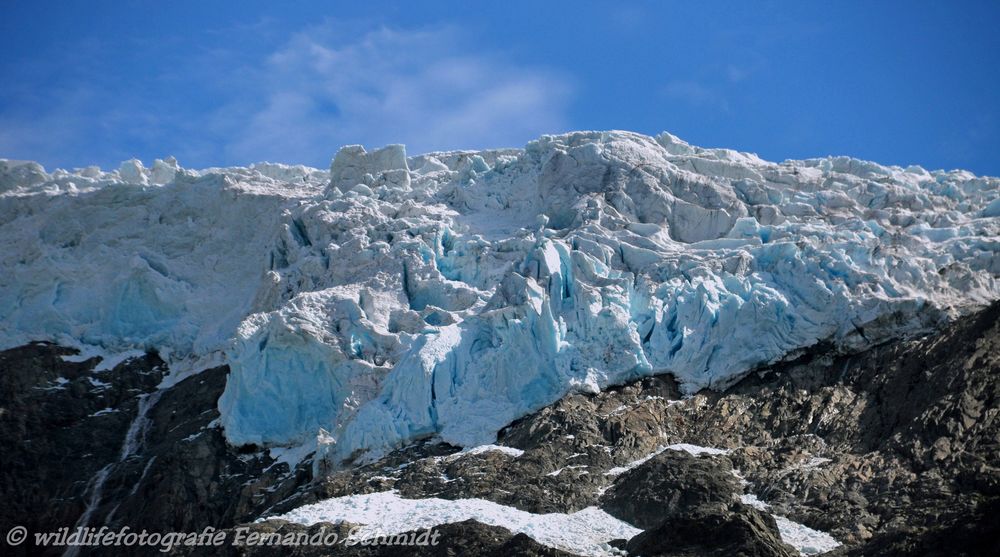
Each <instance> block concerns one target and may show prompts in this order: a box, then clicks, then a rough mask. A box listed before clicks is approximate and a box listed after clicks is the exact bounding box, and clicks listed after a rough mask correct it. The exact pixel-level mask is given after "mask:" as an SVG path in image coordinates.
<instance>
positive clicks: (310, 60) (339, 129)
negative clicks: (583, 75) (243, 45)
mask: <svg viewBox="0 0 1000 557" xmlns="http://www.w3.org/2000/svg"><path fill="white" fill-rule="evenodd" d="M247 78H248V80H249V83H248V84H247V85H248V86H249V87H256V88H259V92H260V95H259V97H257V98H256V99H253V100H252V101H251V102H250V103H248V104H247V103H241V104H240V106H239V107H237V108H235V109H234V108H233V107H226V108H224V109H223V110H224V113H225V116H224V118H222V119H220V120H219V121H218V122H217V123H218V125H220V126H223V127H226V128H228V129H230V130H231V132H230V133H227V134H225V135H228V136H230V137H233V138H234V141H233V142H232V143H230V144H229V146H228V150H229V153H228V154H229V155H230V156H231V157H233V158H236V159H243V160H249V159H260V158H270V159H276V160H306V161H310V162H312V161H317V160H320V159H323V158H328V157H329V156H330V155H331V154H332V153H333V151H334V150H335V149H336V148H337V147H338V146H340V145H342V144H345V143H364V144H368V145H382V144H385V143H395V142H400V143H406V144H407V145H408V148H409V150H410V151H411V152H422V151H427V150H435V149H453V148H472V147H486V146H509V145H520V144H522V143H524V141H526V140H527V139H530V138H531V137H533V136H535V135H538V134H539V133H543V132H548V131H552V130H558V129H561V128H563V127H564V126H565V125H566V122H565V118H564V115H565V109H566V102H567V100H568V96H569V92H570V86H569V85H568V82H567V80H566V79H565V78H564V77H562V76H559V75H557V74H554V73H552V72H550V71H545V70H542V69H538V68H527V67H523V66H519V65H517V64H515V63H513V62H511V61H510V60H506V59H504V58H503V57H501V56H498V55H496V54H493V53H489V52H475V51H470V50H469V49H467V48H466V47H465V46H464V44H463V37H462V36H461V34H460V33H459V32H457V31H456V30H454V29H450V28H438V29H425V30H400V29H391V28H386V27H380V28H376V29H373V30H371V31H369V32H367V33H364V34H362V35H360V36H352V35H351V34H349V33H347V32H346V30H344V29H341V28H338V26H336V25H334V24H332V23H328V24H324V25H321V26H317V27H312V28H310V29H306V30H304V31H301V32H299V33H296V34H295V35H294V36H292V37H291V39H290V40H288V41H287V43H285V44H284V45H282V46H281V47H280V48H279V49H278V50H277V51H275V52H273V53H272V54H271V55H270V56H268V57H267V58H266V60H264V61H262V63H261V64H260V65H259V66H258V67H256V68H253V70H252V71H250V72H249V73H248V76H247Z"/></svg>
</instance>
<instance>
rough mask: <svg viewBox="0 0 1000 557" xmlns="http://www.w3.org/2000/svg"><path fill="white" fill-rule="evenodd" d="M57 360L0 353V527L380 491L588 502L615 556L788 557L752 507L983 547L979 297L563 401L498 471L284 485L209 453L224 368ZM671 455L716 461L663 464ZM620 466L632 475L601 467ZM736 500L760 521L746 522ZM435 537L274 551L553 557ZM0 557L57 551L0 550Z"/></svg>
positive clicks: (475, 529)
mask: <svg viewBox="0 0 1000 557" xmlns="http://www.w3.org/2000/svg"><path fill="white" fill-rule="evenodd" d="M71 354H73V351H72V350H69V349H65V348H60V347H57V346H52V345H45V344H32V345H29V346H25V347H21V348H18V349H14V350H9V351H6V352H3V353H0V486H2V496H3V498H4V501H5V505H3V506H0V528H2V529H3V531H4V532H5V531H6V530H8V529H9V528H10V527H12V526H13V525H15V524H20V525H25V526H27V527H28V528H29V530H30V531H53V530H55V529H57V528H59V527H66V526H69V527H72V526H74V525H77V524H80V523H86V524H88V525H90V526H93V527H98V526H102V525H106V526H109V527H112V528H118V527H121V526H126V525H127V526H129V527H131V528H135V529H142V528H146V529H149V530H150V531H159V532H164V531H198V530H200V529H202V528H204V527H205V526H212V527H216V528H220V529H222V528H230V529H231V528H234V527H237V525H240V524H249V523H251V522H252V521H253V520H255V519H257V518H258V517H261V516H272V515H275V514H279V513H282V512H285V511H288V510H291V509H292V508H295V507H297V506H300V505H303V504H307V503H311V502H314V501H317V500H319V499H322V498H326V497H336V496H343V495H351V494H361V493H371V492H379V491H386V490H390V489H395V490H398V491H399V493H400V494H401V495H402V496H404V497H411V498H422V497H438V498H443V499H462V498H472V497H477V498H484V499H488V500H490V501H494V502H497V503H500V504H504V505H509V506H511V507H515V508H517V509H520V510H523V511H528V512H533V513H548V512H575V511H578V510H581V509H583V508H585V507H588V506H600V507H602V508H603V509H604V510H605V511H607V512H609V513H610V514H612V515H614V516H616V517H619V518H620V519H623V520H625V521H628V522H630V523H632V524H633V525H635V526H637V527H639V528H642V529H644V530H645V532H644V533H643V534H641V535H639V536H637V537H635V538H633V539H632V540H619V541H617V542H615V544H616V545H617V546H618V547H627V548H628V550H629V551H630V553H631V554H632V555H636V554H638V555H788V554H790V553H789V551H790V550H789V548H788V547H787V546H785V545H784V544H783V543H782V542H781V538H780V533H779V532H778V531H777V530H776V526H775V519H774V518H773V517H772V514H773V515H780V516H783V517H787V518H788V519H790V520H792V521H795V522H798V523H801V524H804V525H806V526H808V527H811V528H814V529H817V530H821V531H824V532H828V533H830V534H831V535H832V536H833V537H834V538H836V539H837V540H838V541H839V542H841V543H842V544H843V545H842V546H841V547H840V548H838V549H836V550H834V551H833V553H832V555H849V556H861V555H897V554H898V555H994V554H996V551H995V550H996V547H995V546H996V540H997V539H998V537H997V526H996V524H998V522H997V521H996V516H997V512H998V511H1000V303H998V304H994V305H993V306H991V307H989V308H986V309H984V310H982V311H980V312H979V313H976V314H974V315H970V316H967V317H964V318H962V319H959V320H958V321H956V322H954V323H952V324H951V325H949V326H947V327H945V328H944V329H942V330H940V331H938V332H936V333H934V334H931V335H928V336H925V337H922V338H917V339H909V340H899V341H895V342H891V343H887V344H884V345H880V346H876V347H874V348H871V349H869V350H866V351H864V352H860V353H857V354H849V355H844V354H838V353H834V352H831V351H829V350H826V349H823V348H822V347H816V348H815V349H814V350H812V351H810V352H809V353H808V354H807V355H805V356H803V357H801V358H799V359H798V360H796V361H794V362H791V363H785V364H781V365H776V366H773V367H771V368H768V369H762V370H760V371H759V372H757V373H754V374H753V375H751V376H749V377H747V378H746V379H744V380H743V381H742V382H740V383H739V384H737V385H735V386H733V387H732V388H730V389H729V390H727V391H726V392H723V393H716V392H703V393H699V394H697V395H696V396H693V397H689V398H685V399H681V397H680V395H679V393H678V390H677V387H676V384H675V383H674V382H673V380H672V379H671V378H670V377H668V376H662V377H655V378H647V379H643V380H641V381H638V382H635V383H632V384H629V385H624V386H621V387H616V388H612V389H609V390H607V391H605V392H603V393H600V394H596V395H585V394H573V395H569V396H567V397H565V398H563V399H562V400H560V401H559V402H557V403H555V404H553V405H551V406H549V407H546V408H543V409H541V410H539V411H538V412H535V413H534V414H532V415H529V416H526V417H524V418H522V419H520V420H518V421H516V422H514V423H512V424H510V425H509V426H508V427H507V428H505V429H504V430H503V431H501V433H500V435H499V439H498V444H501V445H506V446H508V447H516V448H517V449H520V450H523V451H524V452H523V454H520V455H519V456H515V454H509V453H507V452H500V451H485V452H473V453H464V452H459V449H458V448H457V447H451V446H448V445H445V444H442V443H440V442H437V441H435V440H434V439H427V440H426V441H425V442H423V443H419V444H417V445H415V446H411V447H407V448H405V449H401V450H399V451H396V452H394V453H392V454H390V455H388V456H386V457H385V458H383V459H382V460H380V461H378V462H375V463H372V464H367V465H364V466H357V467H354V468H351V469H346V470H340V471H335V472H332V473H330V474H328V475H325V476H323V477H321V478H315V479H314V478H312V474H311V469H312V467H311V463H310V462H309V461H308V460H307V461H305V462H303V463H302V464H301V465H300V466H299V467H298V468H297V469H296V470H289V469H288V466H286V465H285V464H279V463H276V462H275V461H274V460H273V459H272V458H271V457H270V456H268V453H267V451H257V450H249V451H244V452H242V453H241V452H236V451H234V450H233V449H232V448H230V447H228V446H227V445H226V443H225V439H224V437H223V435H222V432H221V431H220V430H219V429H218V428H216V427H215V426H214V423H215V420H216V419H217V418H218V412H217V410H216V401H217V399H218V396H219V394H220V393H221V392H222V389H223V387H224V384H225V377H226V373H227V370H226V368H216V369H210V370H206V371H204V372H201V373H199V374H197V375H193V376H191V377H188V378H187V379H185V380H183V381H180V382H178V383H177V384H175V385H173V386H171V387H169V388H166V389H157V386H158V385H159V384H160V382H161V380H162V379H163V377H164V376H165V374H166V372H167V370H165V369H164V367H163V365H162V362H161V361H160V360H159V359H158V358H157V357H156V356H155V355H153V354H149V355H146V356H145V357H142V358H136V359H133V360H129V361H127V362H124V363H122V364H120V365H118V366H116V367H114V369H111V370H108V371H95V369H94V368H95V366H96V365H97V361H96V359H94V360H89V361H82V362H74V361H64V359H63V357H64V356H69V355H71ZM676 443H689V444H693V445H700V446H703V447H712V448H718V449H726V450H727V452H726V454H724V455H721V454H709V455H703V456H699V457H695V456H691V455H688V454H687V453H684V452H680V451H676V450H670V449H667V450H663V449H664V447H667V446H669V445H673V444H676ZM657 452H659V454H657V455H656V456H652V457H651V455H653V454H654V453H657ZM639 459H647V460H645V461H644V462H643V463H642V464H640V465H637V466H634V467H632V468H631V469H630V470H628V471H626V472H624V473H620V474H617V473H611V470H612V469H613V468H615V467H622V466H625V465H627V464H629V463H634V462H635V461H637V460H639ZM102 471H104V472H105V473H104V474H103V477H102ZM98 480H101V481H98ZM95 486H99V487H100V489H95ZM741 496H743V497H749V496H754V497H756V498H757V499H758V500H760V501H763V502H765V503H766V504H767V505H769V506H768V507H763V506H762V507H761V509H765V508H766V510H758V509H755V508H751V507H748V506H746V505H743V504H740V503H739V499H740V497H741ZM747 500H748V501H751V502H752V500H751V499H747ZM81 517H83V518H81ZM247 527H248V528H251V529H254V530H259V531H269V530H268V529H270V530H281V531H298V530H301V529H305V530H307V531H309V530H311V529H315V528H316V526H310V527H305V526H299V525H293V524H288V523H282V522H276V521H270V522H264V523H257V524H249V525H248V526H247ZM337 527H338V528H341V527H346V525H339V526H337ZM441 528H442V529H444V530H447V532H450V535H449V536H447V538H442V539H443V540H445V539H446V541H445V542H444V545H442V546H439V547H433V548H429V547H407V548H400V547H379V546H371V547H365V546H354V547H350V548H347V547H338V548H335V549H333V550H329V551H326V550H323V548H320V550H317V549H315V548H312V547H305V548H294V549H293V548H283V549H282V550H281V551H280V553H282V554H289V555H318V554H322V555H326V554H333V555H459V554H462V555H465V554H473V555H501V554H518V555H519V554H526V555H557V554H559V552H558V551H557V550H555V549H552V548H546V547H542V546H540V545H538V544H537V543H536V542H534V541H533V540H531V539H530V538H527V537H526V536H524V535H514V534H513V533H512V532H508V531H506V530H503V529H502V528H495V527H491V526H485V525H482V524H478V523H475V522H471V521H470V522H464V523H459V524H454V525H447V526H442V527H441ZM0 533H2V532H0ZM216 549H218V548H216ZM177 551H179V552H181V553H184V550H177ZM221 551H223V554H232V555H257V554H270V552H273V551H277V550H275V549H274V548H267V549H261V550H258V549H255V548H247V547H242V548H241V547H236V548H233V547H228V546H227V547H225V548H222V549H221ZM316 551H320V552H319V553H317V552H316ZM226 552H228V553H226ZM0 553H3V554H4V555H7V554H12V555H27V554H31V555H35V554H57V553H62V551H61V548H31V547H30V546H19V547H17V548H11V547H7V546H5V547H4V550H3V551H2V552H0ZM81 553H82V554H88V553H90V554H103V552H101V551H97V550H93V551H89V552H88V551H82V552H81ZM114 553H115V554H126V555H127V554H142V553H143V552H142V551H138V550H135V551H133V550H127V549H123V550H121V551H116V552H114ZM188 554H208V553H198V551H193V552H188ZM212 554H216V553H212Z"/></svg>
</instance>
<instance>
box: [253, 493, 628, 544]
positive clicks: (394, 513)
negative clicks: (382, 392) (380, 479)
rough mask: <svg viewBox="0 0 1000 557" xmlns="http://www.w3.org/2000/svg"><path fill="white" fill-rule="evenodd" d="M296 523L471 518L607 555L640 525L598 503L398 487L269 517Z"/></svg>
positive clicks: (365, 532)
mask: <svg viewBox="0 0 1000 557" xmlns="http://www.w3.org/2000/svg"><path fill="white" fill-rule="evenodd" d="M269 518H276V519H281V520H287V521H289V522H295V523H298V524H304V525H310V524H315V523H317V522H334V523H336V522H342V521H347V522H351V523H356V524H363V525H364V526H363V527H362V528H361V531H360V532H359V536H360V537H361V538H362V539H364V538H366V537H373V536H375V535H377V534H386V535H392V534H397V533H402V532H407V531H412V530H423V529H428V528H433V527H435V526H440V525H442V524H450V523H454V522H462V521H464V520H469V519H473V520H476V521H478V522H481V523H483V524H488V525H491V526H500V527H502V528H506V529H508V530H510V531H511V532H514V533H515V534H517V533H524V534H527V535H528V536H530V537H531V538H532V539H534V540H535V541H537V542H538V543H541V544H543V545H547V546H549V547H554V548H557V549H561V550H563V551H568V552H570V553H575V554H578V555H587V556H595V557H603V556H606V555H615V554H616V550H615V549H614V548H613V547H611V546H609V545H608V543H607V542H609V541H611V540H615V539H623V538H624V539H629V538H631V537H633V536H635V535H636V534H638V533H640V532H641V530H639V529H638V528H635V527H634V526H632V525H630V524H628V523H626V522H623V521H621V520H618V519H617V518H614V517H613V516H611V515H609V514H607V513H605V512H604V511H602V510H600V509H598V508H597V507H587V508H585V509H583V510H581V511H578V512H575V513H570V514H562V513H550V514H534V513H529V512H525V511H522V510H519V509H516V508H514V507H509V506H506V505H500V504H497V503H493V502H491V501H486V500H484V499H456V500H446V499H438V498H427V499H404V498H402V497H400V496H399V494H398V493H397V492H396V491H384V492H379V493H370V494H365V495H351V496H346V497H336V498H333V499H327V500H325V501H320V502H318V503H314V504H312V505H306V506H304V507H299V508H297V509H295V510H293V511H291V512H288V513H286V514H283V515H279V516H274V517H269Z"/></svg>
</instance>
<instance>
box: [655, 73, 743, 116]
mask: <svg viewBox="0 0 1000 557" xmlns="http://www.w3.org/2000/svg"><path fill="white" fill-rule="evenodd" d="M663 92H664V94H666V95H667V96H668V97H671V98H673V99H677V100H680V101H683V102H686V103H688V104H690V105H692V106H694V107H696V108H710V109H715V110H721V111H723V112H729V101H728V100H727V99H726V96H725V95H724V94H723V92H722V90H721V89H720V88H717V87H713V86H710V85H708V84H706V83H703V82H701V81H697V80H674V81H670V82H668V83H667V84H666V86H664V88H663Z"/></svg>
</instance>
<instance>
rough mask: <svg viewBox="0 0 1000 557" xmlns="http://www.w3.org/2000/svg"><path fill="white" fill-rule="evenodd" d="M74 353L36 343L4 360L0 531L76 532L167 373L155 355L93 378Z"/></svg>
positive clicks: (90, 364)
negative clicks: (148, 396) (147, 398)
mask: <svg viewBox="0 0 1000 557" xmlns="http://www.w3.org/2000/svg"><path fill="white" fill-rule="evenodd" d="M75 353H76V351H75V350H71V349H66V348H60V347H57V346H52V345H47V344H31V345H28V346H23V347H21V348H16V349H13V350H8V351H5V352H2V353H0V493H2V494H3V500H4V504H3V505H0V529H3V530H4V532H6V531H7V530H9V529H10V528H11V527H13V526H14V525H22V526H25V527H26V528H28V530H29V531H32V532H38V531H53V530H55V529H56V528H59V527H64V526H73V525H74V524H76V523H77V521H78V519H79V518H80V516H81V515H82V514H83V513H84V511H85V509H86V508H87V506H88V502H89V499H90V497H91V496H92V493H93V490H94V483H95V482H94V479H95V477H97V476H98V474H99V472H100V471H101V470H102V468H104V467H105V466H108V465H109V464H110V463H112V462H115V461H117V460H118V459H119V456H120V452H121V449H122V441H123V439H124V438H125V437H126V434H127V432H128V429H129V426H130V424H131V422H132V419H133V417H134V416H135V414H136V412H137V408H138V404H139V396H140V395H142V394H144V393H148V392H150V391H152V390H154V389H155V388H156V385H157V384H158V383H159V382H160V379H161V378H162V376H163V374H164V373H165V371H166V370H165V369H164V368H163V367H162V362H161V361H160V359H159V358H157V357H156V356H155V355H147V356H146V357H144V358H139V359H134V360H131V361H129V362H127V363H124V364H122V365H119V366H117V367H116V368H115V369H113V370H109V371H103V372H94V371H92V370H93V368H94V367H95V365H96V364H97V361H96V360H90V361H84V362H71V361H65V360H63V356H71V355H73V354H75Z"/></svg>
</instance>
